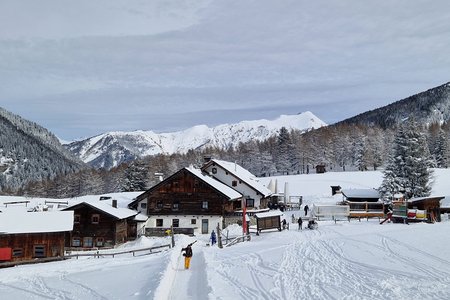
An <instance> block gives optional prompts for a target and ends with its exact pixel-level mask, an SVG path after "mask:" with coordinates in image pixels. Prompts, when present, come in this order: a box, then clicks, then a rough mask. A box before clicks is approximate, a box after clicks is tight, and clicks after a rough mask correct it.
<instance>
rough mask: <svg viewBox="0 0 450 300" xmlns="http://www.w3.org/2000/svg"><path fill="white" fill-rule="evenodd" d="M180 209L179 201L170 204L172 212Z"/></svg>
mask: <svg viewBox="0 0 450 300" xmlns="http://www.w3.org/2000/svg"><path fill="white" fill-rule="evenodd" d="M179 209H180V202H179V201H175V202H174V203H173V204H172V210H179Z"/></svg>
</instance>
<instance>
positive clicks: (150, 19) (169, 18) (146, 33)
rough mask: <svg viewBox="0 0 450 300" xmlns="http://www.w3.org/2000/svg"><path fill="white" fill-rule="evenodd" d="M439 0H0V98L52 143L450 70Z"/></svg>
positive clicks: (377, 100) (328, 105)
mask: <svg viewBox="0 0 450 300" xmlns="http://www.w3.org/2000/svg"><path fill="white" fill-rule="evenodd" d="M449 53H450V1H448V0H442V1H441V0H434V1H420V0H397V1H396V0H378V1H361V0H326V1H325V0H314V1H311V0H289V1H288V0H286V1H284V0H276V1H274V0H270V1H269V0H253V1H246V0H234V1H233V0H226V1H225V0H221V1H219V0H147V1H144V0H120V1H113V0H77V1H73V0H39V1H35V0H28V1H26V0H0V106H1V107H3V108H5V109H7V110H9V111H11V112H13V113H16V114H18V115H20V116H22V117H24V118H26V119H29V120H32V121H34V122H37V123H38V124H40V125H42V126H44V127H46V128H47V129H49V130H50V131H52V132H53V133H55V134H56V135H57V136H58V137H60V138H62V139H65V140H72V139H79V138H84V137H89V136H93V135H97V134H100V133H103V132H106V131H117V130H126V131H128V130H136V129H143V130H153V131H156V132H167V131H174V130H180V129H185V128H187V127H190V126H193V125H198V124H206V125H208V126H215V125H218V124H223V123H234V122H238V121H242V120H253V119H262V118H265V119H275V118H276V117H277V116H279V115H281V114H296V113H299V112H302V111H306V110H309V111H311V112H313V113H314V114H315V115H317V116H318V117H319V118H320V119H322V120H323V121H325V122H327V123H329V124H331V123H334V122H336V121H339V120H342V119H345V118H348V117H351V116H354V115H356V114H358V113H362V112H364V111H367V110H370V109H374V108H377V107H380V106H384V105H386V104H389V103H391V102H394V101H397V100H400V99H402V98H405V97H407V96H410V95H413V94H416V93H418V92H421V91H424V90H427V89H429V88H432V87H435V86H438V85H441V84H443V83H446V82H448V81H450V55H449Z"/></svg>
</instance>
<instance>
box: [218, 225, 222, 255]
mask: <svg viewBox="0 0 450 300" xmlns="http://www.w3.org/2000/svg"><path fill="white" fill-rule="evenodd" d="M217 246H219V248H220V249H222V248H223V245H222V232H221V230H220V224H219V223H217Z"/></svg>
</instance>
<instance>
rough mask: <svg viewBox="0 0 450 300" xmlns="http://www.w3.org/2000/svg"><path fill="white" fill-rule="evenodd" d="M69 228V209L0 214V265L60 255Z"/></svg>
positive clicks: (70, 224)
mask: <svg viewBox="0 0 450 300" xmlns="http://www.w3.org/2000/svg"><path fill="white" fill-rule="evenodd" d="M72 228H73V212H72V211H65V212H61V211H56V212H22V211H21V212H17V211H15V212H4V213H0V266H1V265H2V262H3V263H4V264H8V263H7V262H12V263H19V262H26V261H36V262H39V261H48V260H52V259H59V258H62V257H63V256H64V240H65V236H66V235H67V234H68V232H70V231H71V230H72Z"/></svg>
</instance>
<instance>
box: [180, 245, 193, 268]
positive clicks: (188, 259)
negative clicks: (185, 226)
mask: <svg viewBox="0 0 450 300" xmlns="http://www.w3.org/2000/svg"><path fill="white" fill-rule="evenodd" d="M181 251H184V253H183V256H184V268H185V269H189V265H190V264H191V258H192V244H189V245H187V246H186V248H182V249H181Z"/></svg>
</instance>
